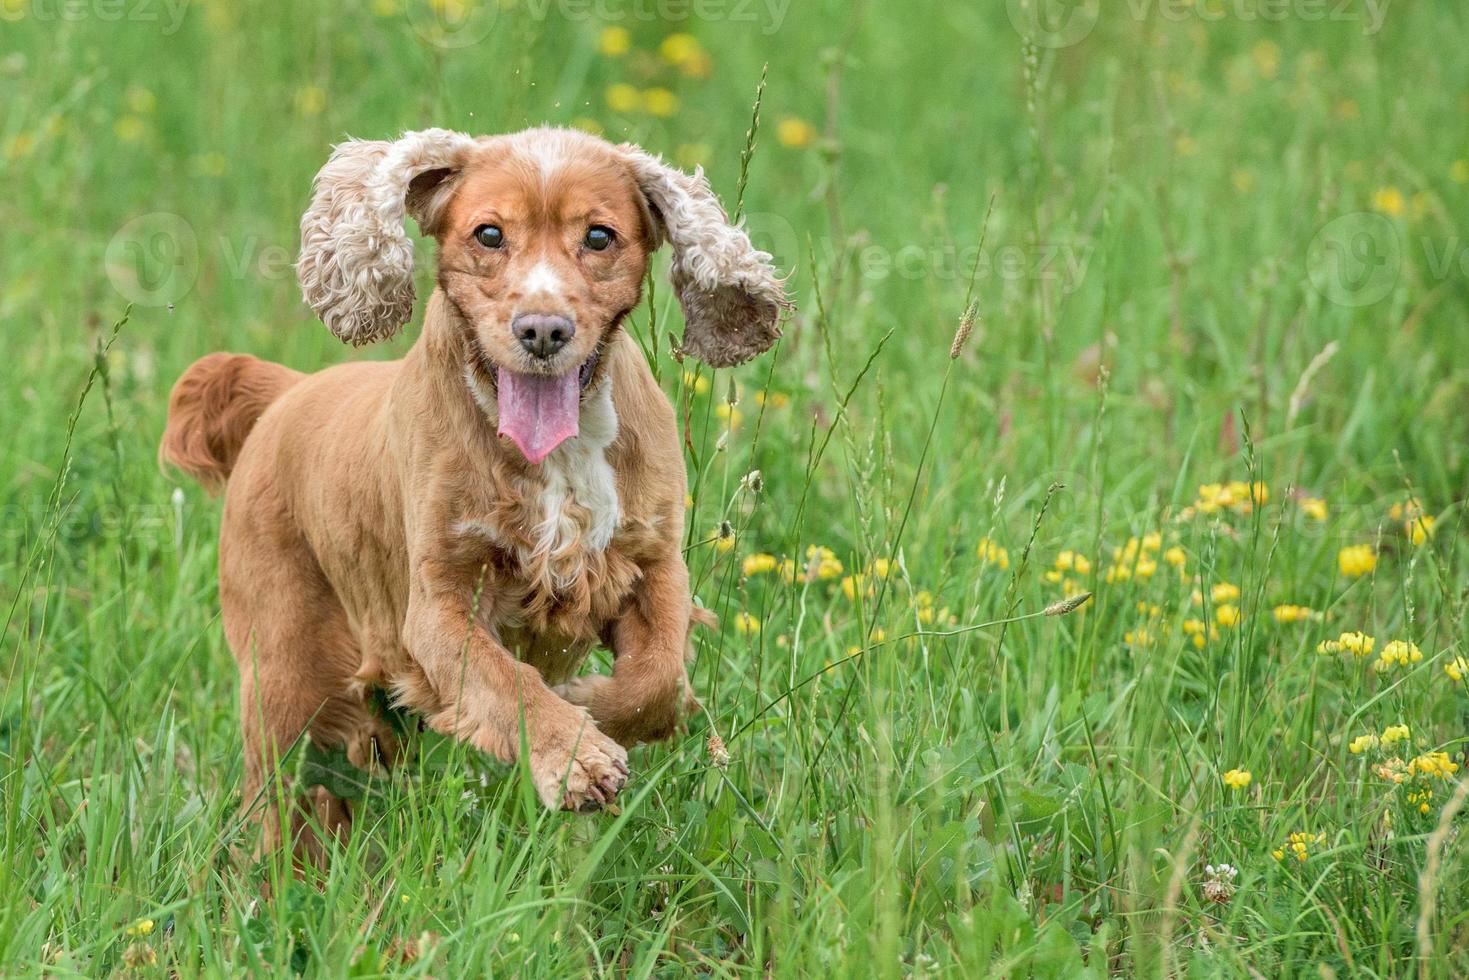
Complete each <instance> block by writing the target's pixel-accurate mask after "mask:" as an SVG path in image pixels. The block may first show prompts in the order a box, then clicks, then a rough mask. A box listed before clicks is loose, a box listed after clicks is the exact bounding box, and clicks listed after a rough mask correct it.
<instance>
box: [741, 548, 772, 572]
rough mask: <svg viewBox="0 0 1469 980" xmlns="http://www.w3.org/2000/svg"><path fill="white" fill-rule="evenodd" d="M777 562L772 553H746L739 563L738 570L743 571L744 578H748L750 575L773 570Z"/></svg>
mask: <svg viewBox="0 0 1469 980" xmlns="http://www.w3.org/2000/svg"><path fill="white" fill-rule="evenodd" d="M777 564H778V562H777V561H776V558H775V556H774V555H768V554H765V553H764V552H759V553H757V554H753V555H746V556H745V560H744V561H743V562H742V563H741V564H740V571H742V572H743V573H744V575H745V577H746V578H749V577H750V576H752V575H764V574H766V573H768V572H773V571H775V569H776V566H777Z"/></svg>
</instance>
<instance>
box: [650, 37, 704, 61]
mask: <svg viewBox="0 0 1469 980" xmlns="http://www.w3.org/2000/svg"><path fill="white" fill-rule="evenodd" d="M658 53H659V54H661V55H662V56H663V60H664V61H666V62H668V63H669V64H670V65H682V64H684V63H685V62H687V61H688V60H689V59H690V58H696V57H698V55H699V53H700V48H699V39H698V38H696V37H694V35H692V34H682V33H680V34H670V35H668V36H667V37H665V38H664V39H663V43H662V44H660V45H658Z"/></svg>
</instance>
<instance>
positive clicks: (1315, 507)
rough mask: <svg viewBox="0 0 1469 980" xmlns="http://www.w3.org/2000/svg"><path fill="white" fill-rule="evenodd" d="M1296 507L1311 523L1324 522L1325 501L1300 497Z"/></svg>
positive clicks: (1317, 498) (1318, 498)
mask: <svg viewBox="0 0 1469 980" xmlns="http://www.w3.org/2000/svg"><path fill="white" fill-rule="evenodd" d="M1296 506H1297V507H1299V508H1300V509H1301V513H1302V514H1305V515H1306V516H1307V517H1309V518H1310V519H1311V520H1313V521H1324V520H1326V501H1324V500H1322V499H1321V498H1320V497H1302V498H1301V499H1300V500H1299V501H1297V502H1296Z"/></svg>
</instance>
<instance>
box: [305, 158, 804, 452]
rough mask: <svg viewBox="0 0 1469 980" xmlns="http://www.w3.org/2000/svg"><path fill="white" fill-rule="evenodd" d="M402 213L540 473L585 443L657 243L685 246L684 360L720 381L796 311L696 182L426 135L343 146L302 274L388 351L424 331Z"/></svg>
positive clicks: (319, 204)
mask: <svg viewBox="0 0 1469 980" xmlns="http://www.w3.org/2000/svg"><path fill="white" fill-rule="evenodd" d="M405 212H406V213H410V214H412V215H413V216H414V218H416V219H417V220H418V223H419V225H420V227H422V228H423V230H424V231H425V232H426V233H429V234H432V235H434V236H435V237H436V238H437V239H438V242H439V249H440V253H439V267H438V273H437V281H438V285H439V288H440V289H441V291H442V292H443V294H444V296H445V298H446V299H447V300H448V302H449V304H450V306H451V308H452V309H453V310H454V311H455V312H456V313H457V315H458V317H459V319H460V321H462V324H463V328H464V330H465V331H466V333H467V337H466V341H467V343H466V345H465V346H466V351H467V352H466V354H465V357H466V358H467V359H468V361H469V363H467V364H465V365H464V367H465V369H466V371H467V372H469V373H471V374H473V375H474V376H475V377H478V378H480V379H481V380H482V381H483V382H484V383H486V384H487V385H489V386H490V387H491V388H492V389H493V390H494V391H495V393H496V399H497V404H498V410H499V411H498V414H499V420H498V421H499V425H500V431H501V432H502V433H504V434H506V435H509V436H510V437H511V438H512V439H513V440H514V441H515V442H516V444H517V445H518V446H520V448H521V450H522V452H524V453H525V456H526V458H527V459H528V460H530V461H531V462H532V463H539V462H540V461H541V459H543V458H544V457H545V455H546V454H548V453H549V452H550V451H551V449H553V448H555V446H556V445H557V444H559V443H560V442H561V441H563V440H564V439H566V438H569V437H570V436H573V435H575V434H576V431H577V430H576V424H577V416H578V414H579V410H578V405H579V402H580V398H581V397H582V395H583V393H585V392H586V391H589V390H591V389H592V388H593V387H595V386H596V385H597V384H598V383H599V380H600V370H599V368H600V364H601V361H600V357H599V355H600V353H601V351H602V350H603V348H604V346H605V344H606V343H607V342H608V341H609V339H610V338H611V337H612V335H613V334H614V333H615V332H616V331H617V330H618V329H619V327H620V325H621V322H622V319H623V317H624V316H626V314H627V313H628V312H629V311H630V310H631V309H632V308H633V307H634V306H635V305H636V304H637V302H638V298H639V295H640V292H641V283H642V278H643V275H644V273H645V272H646V271H647V264H648V257H649V253H650V252H651V251H652V250H653V249H654V248H656V247H657V246H658V245H659V244H660V243H661V242H663V241H667V242H669V243H671V244H672V246H673V262H672V266H671V269H670V274H671V278H672V280H673V285H674V290H675V292H676V293H677V294H678V297H679V302H680V304H681V305H682V307H683V310H684V318H685V332H684V343H683V346H684V350H685V352H687V353H690V354H693V355H694V356H696V357H699V358H701V359H702V360H704V361H706V362H708V363H710V364H712V365H714V366H716V367H724V366H727V365H731V364H737V363H740V362H742V361H744V360H747V359H749V358H750V357H753V356H754V355H755V354H758V353H760V352H761V351H764V350H765V349H766V348H768V347H769V346H770V345H771V344H773V343H774V342H775V340H776V338H777V337H779V336H780V330H779V320H780V314H781V312H782V311H783V310H784V309H785V308H786V307H787V306H788V303H787V301H786V298H785V291H784V287H783V285H782V284H781V282H780V281H779V280H778V279H777V278H776V275H775V272H774V270H773V269H772V268H771V267H770V256H769V255H767V254H766V253H764V252H759V251H757V250H755V249H754V248H753V247H752V246H751V245H750V240H749V237H748V236H747V235H746V234H745V232H744V231H743V230H742V229H740V228H738V227H736V226H734V225H731V224H730V222H729V221H728V219H727V218H726V216H725V214H724V211H723V209H722V208H720V206H719V203H718V201H717V200H716V199H715V197H714V195H713V193H712V192H711V191H710V190H709V186H708V184H707V183H706V182H705V181H704V179H703V177H702V175H699V174H694V175H689V174H685V173H682V172H681V171H678V170H674V169H672V168H670V167H667V166H665V165H664V164H663V163H662V162H661V161H659V160H658V159H657V158H655V157H651V156H649V155H648V154H646V153H644V152H642V151H641V150H639V149H638V148H637V147H634V146H629V145H623V146H614V145H612V144H610V143H607V142H605V141H604V140H601V139H598V138H596V137H593V136H589V135H587V134H585V133H580V132H576V131H574V130H563V129H535V130H527V131H525V132H522V133H516V134H513V135H509V136H497V137H489V138H483V139H472V138H470V137H468V136H464V135H462V134H458V133H451V132H446V131H444V130H425V131H423V132H420V133H410V134H408V135H406V136H404V137H403V138H402V139H400V140H398V141H397V142H396V143H376V142H351V143H346V144H343V145H342V146H341V147H339V148H338V149H337V151H336V153H334V154H333V156H332V158H331V160H330V161H328V163H327V165H326V166H325V167H324V168H322V171H321V173H320V174H318V175H317V182H316V194H315V197H314V198H313V200H312V205H311V208H310V209H309V210H308V211H307V212H306V215H305V216H304V217H303V218H302V220H301V237H302V249H301V258H300V261H299V262H298V264H297V271H298V274H299V275H300V278H301V284H302V288H303V291H304V293H305V295H306V299H307V302H308V303H310V304H311V306H312V308H313V309H315V310H316V311H317V313H318V314H319V315H320V316H321V317H322V319H323V321H324V322H325V323H326V324H327V326H328V327H330V328H331V330H332V331H333V332H334V333H336V334H337V335H338V336H339V337H341V338H342V339H344V340H347V341H349V342H351V343H354V344H355V343H364V342H367V341H371V340H376V339H378V338H379V337H383V336H387V335H390V334H391V333H393V332H394V331H396V330H397V328H398V327H400V326H401V325H402V324H403V323H405V322H406V321H407V320H408V319H409V318H410V317H411V316H412V312H413V302H414V293H413V277H412V271H413V270H412V246H411V244H410V243H409V241H408V239H407V236H406V235H404V233H403V229H402V222H403V218H404V214H405Z"/></svg>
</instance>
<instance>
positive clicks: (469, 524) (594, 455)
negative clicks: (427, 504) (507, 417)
mask: <svg viewBox="0 0 1469 980" xmlns="http://www.w3.org/2000/svg"><path fill="white" fill-rule="evenodd" d="M466 380H468V381H469V382H470V390H471V392H473V393H474V395H475V400H476V401H477V402H479V404H480V406H481V408H483V409H484V410H485V414H486V415H487V416H489V417H490V418H492V419H493V418H494V417H495V415H494V408H495V403H494V400H493V398H492V397H491V396H489V393H488V392H484V391H481V390H480V389H479V387H478V386H477V385H476V384H475V383H474V379H473V378H472V376H471V377H467V379H466ZM616 438H617V410H616V408H615V406H614V405H613V403H612V380H611V379H610V378H607V379H605V380H603V382H602V384H601V385H600V386H599V387H598V389H597V390H596V391H594V392H592V393H591V394H589V395H588V396H587V399H586V401H584V402H583V403H582V406H581V418H580V420H579V425H578V433H577V435H576V437H575V438H573V439H568V440H566V441H565V442H563V443H562V444H561V445H559V446H557V447H556V448H555V449H554V450H553V451H552V452H551V454H550V455H549V456H547V457H546V458H545V459H544V460H543V461H542V462H541V465H540V468H539V474H538V475H539V478H540V479H539V481H538V482H539V486H538V488H537V489H536V490H535V491H534V493H535V500H534V503H533V505H532V506H531V508H530V510H531V511H532V513H534V514H536V515H537V518H538V519H537V521H536V523H535V525H534V527H533V528H532V529H531V534H530V540H531V543H530V547H529V548H524V547H523V546H522V549H521V554H520V556H519V557H520V560H521V564H522V565H523V566H525V568H526V569H527V570H531V571H533V572H534V573H536V574H537V577H540V576H545V577H546V579H548V581H547V582H546V584H547V585H550V586H552V587H553V588H555V589H561V588H564V587H565V586H566V585H567V584H568V583H569V582H571V581H572V580H574V579H575V578H576V577H577V576H578V575H579V574H580V573H581V570H582V568H583V561H582V559H583V556H585V555H587V554H588V553H600V552H603V551H605V550H606V549H607V546H608V545H609V544H611V542H612V536H613V534H614V533H615V532H616V531H617V524H618V520H619V519H620V517H621V509H620V506H619V503H618V499H617V474H616V473H615V472H614V471H613V469H612V464H611V463H610V462H608V460H607V450H608V448H609V447H610V446H611V445H612V442H613V440H615V439H616ZM455 530H456V531H458V532H459V533H460V534H467V535H474V536H477V537H481V538H485V539H487V540H489V541H491V542H493V543H495V544H502V543H504V542H505V539H506V536H505V535H503V534H501V533H500V532H499V529H497V528H494V527H491V526H489V525H487V524H484V523H482V522H480V521H472V520H466V521H461V522H460V523H459V525H458V526H457V527H456V528H455Z"/></svg>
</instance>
